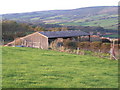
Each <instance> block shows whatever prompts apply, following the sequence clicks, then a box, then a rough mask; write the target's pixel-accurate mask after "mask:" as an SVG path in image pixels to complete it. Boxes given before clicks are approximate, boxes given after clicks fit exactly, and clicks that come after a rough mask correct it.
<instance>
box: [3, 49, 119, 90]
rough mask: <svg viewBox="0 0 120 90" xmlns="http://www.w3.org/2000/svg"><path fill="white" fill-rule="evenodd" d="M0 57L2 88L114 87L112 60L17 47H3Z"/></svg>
mask: <svg viewBox="0 0 120 90" xmlns="http://www.w3.org/2000/svg"><path fill="white" fill-rule="evenodd" d="M36 53H37V54H36ZM2 54H3V60H2V75H3V76H2V80H3V81H2V88H117V87H118V62H117V61H114V60H108V59H102V58H97V57H93V56H88V55H85V56H83V55H74V54H67V53H61V52H57V51H50V50H40V49H35V48H18V47H3V49H2Z"/></svg>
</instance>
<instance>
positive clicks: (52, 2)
mask: <svg viewBox="0 0 120 90" xmlns="http://www.w3.org/2000/svg"><path fill="white" fill-rule="evenodd" d="M118 2H119V0H1V1H0V14H6V13H21V12H32V11H43V10H61V9H62V10H63V9H76V8H81V7H91V6H117V5H118Z"/></svg>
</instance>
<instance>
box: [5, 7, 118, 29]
mask: <svg viewBox="0 0 120 90" xmlns="http://www.w3.org/2000/svg"><path fill="white" fill-rule="evenodd" d="M117 12H118V10H117V6H98V7H86V8H79V9H72V10H50V11H36V12H30V13H16V14H5V15H3V19H7V20H16V21H20V22H27V23H28V22H29V23H37V24H39V23H46V24H59V25H74V26H79V25H82V26H102V27H104V28H105V29H117V23H118V22H117V21H118V20H117V19H118V18H117V16H118V14H117Z"/></svg>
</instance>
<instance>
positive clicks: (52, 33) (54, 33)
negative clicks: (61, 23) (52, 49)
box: [40, 30, 89, 38]
mask: <svg viewBox="0 0 120 90" xmlns="http://www.w3.org/2000/svg"><path fill="white" fill-rule="evenodd" d="M40 33H41V34H43V35H45V36H47V37H48V38H58V37H59V38H60V37H61V38H63V37H77V36H85V35H89V34H88V33H85V32H83V31H81V30H68V31H46V32H40Z"/></svg>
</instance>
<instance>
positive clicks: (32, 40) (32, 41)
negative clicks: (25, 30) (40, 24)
mask: <svg viewBox="0 0 120 90" xmlns="http://www.w3.org/2000/svg"><path fill="white" fill-rule="evenodd" d="M21 42H22V43H21V45H24V46H27V47H34V48H42V49H48V38H47V37H46V36H44V35H42V34H39V33H33V34H31V35H28V36H26V37H23V38H21Z"/></svg>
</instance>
